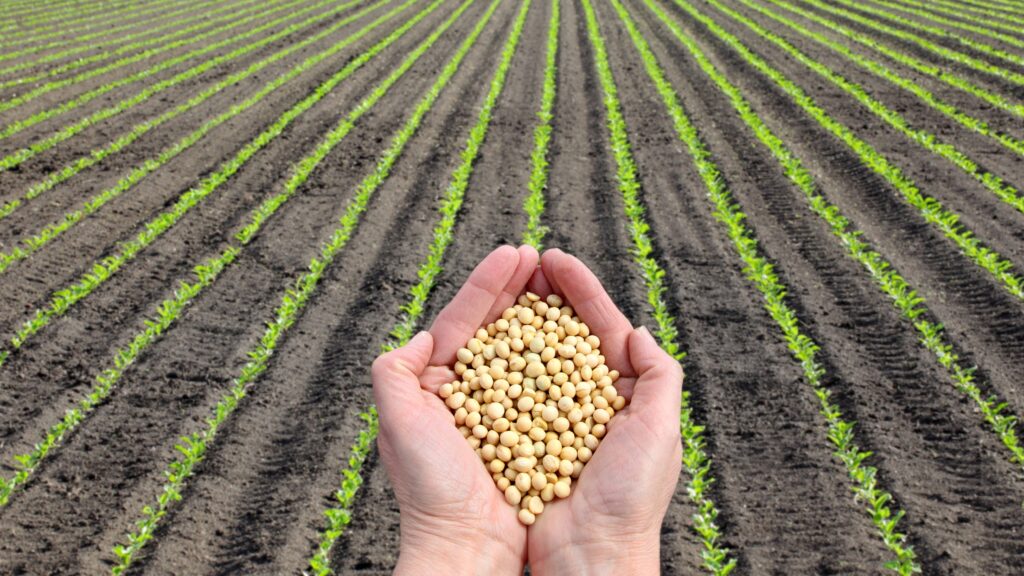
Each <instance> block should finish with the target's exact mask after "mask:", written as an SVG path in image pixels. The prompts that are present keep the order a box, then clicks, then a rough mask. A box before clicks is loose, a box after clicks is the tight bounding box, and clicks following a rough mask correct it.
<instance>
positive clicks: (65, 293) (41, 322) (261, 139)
mask: <svg viewBox="0 0 1024 576" xmlns="http://www.w3.org/2000/svg"><path fill="white" fill-rule="evenodd" d="M415 1H416V0H407V2H406V3H404V4H402V5H401V6H400V7H399V8H397V9H394V10H392V11H390V12H388V13H386V14H384V15H383V16H381V17H379V18H377V19H376V20H374V21H373V22H371V23H369V24H367V25H366V26H364V27H363V28H362V29H361V30H359V31H357V32H356V33H355V34H353V36H351V37H350V40H349V43H351V42H354V41H355V39H358V38H359V37H362V36H363V35H365V34H366V33H368V32H369V31H370V30H372V29H373V28H376V27H377V26H380V25H381V24H383V23H384V22H386V21H387V20H388V19H389V18H390V17H392V16H394V15H395V14H397V13H398V12H399V11H401V9H404V8H405V7H406V6H408V5H409V4H410V3H411V2H415ZM388 44H390V42H388V43H387V44H378V45H376V46H375V47H374V49H372V51H368V52H364V53H363V54H362V55H361V56H360V57H359V58H356V59H354V60H352V61H351V62H349V63H348V64H347V65H346V66H345V67H344V68H343V69H342V70H341V71H339V72H338V73H337V74H335V75H334V76H332V77H331V78H330V79H328V80H327V81H326V82H324V83H323V84H321V85H320V86H319V87H318V88H317V89H316V90H315V91H314V93H313V94H310V95H309V96H307V97H306V98H305V99H304V100H302V101H301V102H299V103H297V104H295V105H294V106H293V107H292V108H291V109H289V110H288V111H287V112H285V113H284V114H283V115H282V116H281V117H280V118H279V119H278V120H277V122H275V123H274V124H272V125H271V126H269V127H267V128H266V129H265V130H264V131H263V132H261V133H260V134H259V135H258V136H257V137H256V138H255V139H253V140H252V141H250V142H249V143H248V144H247V145H245V146H244V147H243V148H242V149H241V150H239V151H238V152H237V153H236V154H235V156H234V157H233V158H232V159H231V160H229V161H226V162H224V163H222V164H221V165H220V167H219V168H218V170H217V171H216V172H214V173H213V174H211V175H210V176H207V177H206V178H204V179H203V180H202V181H201V182H200V184H199V185H198V186H196V187H193V188H191V189H189V190H187V191H186V192H184V193H183V194H182V195H181V196H179V197H178V199H177V200H176V201H175V202H174V204H173V206H172V208H171V209H170V210H167V211H164V212H161V213H160V214H159V215H157V216H156V217H155V218H153V219H151V220H149V221H148V222H147V223H145V224H144V225H143V226H142V228H143V230H142V231H141V232H139V233H138V234H137V235H136V236H135V237H134V238H132V239H130V240H127V241H124V242H121V243H120V244H119V246H118V250H117V252H116V253H115V254H112V255H110V256H107V257H105V258H102V259H100V260H99V261H97V262H94V263H93V264H92V266H91V267H88V266H87V267H86V268H85V270H86V272H85V273H84V274H83V275H82V277H81V278H80V279H79V281H78V282H76V283H74V284H71V285H70V286H68V287H66V288H64V289H61V290H57V291H55V292H54V293H53V294H52V296H51V297H50V299H49V302H48V303H47V304H46V305H45V306H44V307H42V308H39V309H37V310H36V311H35V312H34V314H32V315H31V317H30V318H29V319H28V320H26V321H25V322H24V323H23V324H22V327H21V328H20V329H19V330H18V331H17V333H16V334H15V335H14V336H13V337H11V339H10V344H9V345H8V346H7V349H6V350H3V351H2V352H0V364H2V363H3V362H4V361H5V360H6V358H7V356H8V355H9V354H10V353H11V352H13V351H14V350H16V349H17V348H20V347H21V346H22V345H23V344H24V343H25V342H26V341H27V340H28V339H30V338H31V337H33V336H34V335H35V334H36V333H38V332H39V331H40V330H42V329H43V328H44V327H46V326H47V325H49V324H50V322H51V321H52V320H53V319H54V318H56V317H59V316H61V315H63V314H64V313H65V312H67V310H68V309H70V308H71V307H72V306H73V305H75V304H76V303H77V302H79V301H81V300H82V299H83V298H85V297H87V296H88V295H89V294H91V293H92V292H94V291H95V290H96V289H97V288H98V287H99V286H101V285H102V284H103V283H104V282H106V281H107V280H108V279H109V278H110V277H111V276H113V275H114V274H116V273H117V271H118V270H120V269H121V267H123V266H124V265H125V264H126V263H128V262H130V261H131V260H133V259H134V258H135V256H136V255H137V254H138V253H139V252H140V251H142V250H143V249H144V248H146V247H148V246H149V245H150V244H152V243H153V242H154V241H156V240H157V238H159V237H160V236H161V235H162V234H163V233H164V232H166V231H167V230H168V229H170V228H171V227H172V226H174V225H175V224H176V223H177V222H178V221H179V220H180V219H181V218H182V217H184V216H185V214H186V213H188V212H189V211H190V210H191V209H192V208H194V207H195V206H196V205H198V204H199V203H200V202H202V201H203V200H204V199H205V198H206V197H207V196H209V195H210V194H212V193H213V192H214V191H215V190H217V188H218V187H219V186H220V185H221V184H223V183H224V182H226V181H228V180H229V179H230V178H231V176H232V175H234V173H235V172H237V171H238V170H239V169H240V168H241V167H242V166H243V165H244V164H245V163H246V162H248V161H249V159H250V158H252V156H254V155H255V154H256V153H257V152H258V151H260V150H261V149H263V148H264V147H265V146H266V145H267V144H269V143H270V142H271V141H272V140H273V139H274V138H276V137H277V136H279V135H280V134H281V133H282V132H283V131H284V128H285V127H286V126H288V124H290V123H291V121H292V120H294V119H295V118H296V117H298V116H299V115H301V114H302V113H303V112H305V111H306V110H308V109H309V108H310V107H312V106H313V104H315V103H316V102H318V101H320V100H321V99H322V98H323V97H324V96H326V95H327V94H328V93H329V92H330V91H331V90H332V89H333V88H334V87H335V86H337V85H338V84H339V83H340V82H341V81H342V80H344V79H345V78H347V77H348V76H350V75H351V74H352V73H353V72H355V71H356V70H357V69H359V68H360V67H362V65H364V64H365V63H366V62H367V61H369V60H370V59H371V58H373V57H374V56H375V55H376V54H377V53H378V52H380V51H381V50H383V49H384V48H385V47H386V46H387V45H388Z"/></svg>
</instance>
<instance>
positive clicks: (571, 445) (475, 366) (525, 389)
mask: <svg viewBox="0 0 1024 576" xmlns="http://www.w3.org/2000/svg"><path fill="white" fill-rule="evenodd" d="M516 302H517V303H516V304H515V305H514V306H511V307H509V308H506V309H505V310H504V311H503V312H502V314H501V317H500V318H498V319H496V320H495V321H494V322H493V323H490V324H487V325H485V326H482V327H480V328H479V329H478V330H476V332H475V333H474V334H473V337H472V338H469V339H468V340H467V341H466V345H465V346H464V347H463V348H458V349H457V351H456V361H455V362H454V364H453V369H454V371H455V374H456V375H457V379H456V380H455V381H453V382H447V383H445V384H443V385H442V386H440V389H439V390H438V396H439V397H441V399H442V400H443V401H444V402H445V404H446V405H447V406H448V407H449V409H450V410H451V411H452V413H453V415H454V420H455V423H456V426H457V428H458V430H459V433H460V434H462V435H463V437H465V438H466V442H467V444H469V446H470V447H471V449H473V450H474V451H475V452H476V453H477V455H478V457H480V459H481V461H482V462H483V463H484V465H485V467H486V468H487V470H488V472H489V473H490V474H491V475H492V478H493V480H494V482H495V485H496V486H497V487H498V489H499V490H501V491H502V494H503V495H505V498H506V501H507V502H508V503H509V505H511V506H517V507H518V508H520V511H519V512H520V521H521V522H523V523H524V524H528V523H533V522H535V521H536V519H537V515H539V514H540V513H542V512H543V510H544V503H545V502H550V501H552V500H553V499H555V498H565V497H568V496H569V494H570V493H571V485H572V478H574V477H578V476H579V474H580V472H581V471H582V469H583V465H584V463H586V462H588V461H589V460H590V459H591V458H592V457H593V455H594V451H595V450H596V449H597V447H598V445H599V444H600V439H601V438H602V437H603V436H604V434H605V433H606V428H605V425H606V424H607V423H608V422H609V421H610V420H611V419H612V418H614V416H615V412H616V411H617V410H621V409H623V408H624V407H625V405H626V404H627V402H626V400H625V398H623V397H622V396H619V394H618V390H617V389H616V388H615V386H614V385H613V383H614V382H615V381H616V380H617V379H618V378H619V373H618V372H616V371H615V370H610V369H609V368H608V366H607V365H606V364H605V356H604V355H603V354H602V353H601V350H600V339H599V338H598V337H597V336H596V335H594V334H591V332H590V328H589V326H587V324H586V323H585V322H582V321H581V320H580V319H579V318H578V317H576V316H575V315H574V314H575V312H574V310H573V308H572V307H571V306H569V305H567V304H566V303H565V302H564V301H563V300H562V298H561V297H559V296H557V295H550V296H548V297H546V298H543V299H541V298H540V297H539V296H537V295H536V294H530V293H524V294H522V295H520V296H519V297H518V298H517V301H516Z"/></svg>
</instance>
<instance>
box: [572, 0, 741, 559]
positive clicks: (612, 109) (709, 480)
mask: <svg viewBox="0 0 1024 576" xmlns="http://www.w3.org/2000/svg"><path fill="white" fill-rule="evenodd" d="M583 10H584V12H585V16H586V21H587V36H588V38H589V39H590V44H591V46H592V48H593V53H594V67H595V68H596V70H597V77H598V80H599V81H600V85H601V89H602V92H603V94H604V97H603V99H602V100H603V101H604V107H605V113H606V116H607V128H608V138H609V145H610V148H611V150H612V152H613V154H614V156H615V165H616V174H615V175H616V180H617V182H618V188H619V191H620V192H621V193H622V199H623V204H624V208H625V212H626V217H627V218H628V220H629V226H628V231H629V235H630V237H631V239H632V241H633V246H632V248H631V250H630V252H631V255H632V256H633V260H634V261H635V262H636V264H637V266H638V267H639V268H640V272H641V274H642V276H643V279H644V284H645V285H646V287H647V301H648V303H649V304H650V305H651V307H652V311H651V312H652V315H653V316H654V319H655V321H656V322H657V324H658V328H657V330H656V332H655V333H656V335H657V337H658V341H659V343H660V344H661V347H662V348H663V349H664V350H665V351H666V352H668V353H669V354H670V355H671V356H672V357H673V358H676V359H677V360H680V361H681V360H682V359H683V358H684V357H685V353H684V352H683V351H682V350H681V349H680V346H679V343H678V337H679V334H678V330H677V329H676V326H675V319H674V318H673V317H672V315H671V314H670V312H669V310H668V305H667V304H666V303H665V299H664V294H665V290H666V287H665V282H664V277H665V270H664V269H663V268H662V267H661V265H660V264H659V263H658V261H657V260H656V259H655V257H654V246H653V244H652V241H651V237H650V235H649V232H650V225H649V224H648V223H647V220H646V218H645V214H644V212H645V208H644V206H643V203H642V201H641V199H640V182H639V180H638V176H637V167H636V163H635V162H634V160H633V153H632V151H631V149H630V143H629V134H628V133H627V131H626V122H625V120H624V118H623V116H622V106H621V104H620V103H619V98H618V88H617V87H616V85H615V78H614V76H613V75H612V70H611V66H610V64H609V63H608V55H607V50H606V49H605V44H604V38H603V36H602V35H601V31H600V29H599V27H598V23H597V18H596V16H595V14H594V9H593V6H591V4H590V1H589V0H583ZM679 428H680V434H681V435H682V438H683V468H684V470H685V471H686V475H687V477H688V478H687V480H686V489H687V490H686V491H687V494H688V495H689V497H690V500H691V501H692V502H693V504H694V506H696V508H697V513H696V514H694V516H693V527H694V530H695V531H696V532H697V534H698V535H699V536H700V539H701V542H702V543H703V545H704V549H703V550H702V551H701V552H702V556H703V558H704V566H705V568H707V569H708V570H709V571H710V572H711V573H713V574H716V575H719V576H724V575H725V574H728V573H729V572H731V571H732V570H734V569H735V567H736V559H735V558H731V557H730V555H729V549H728V548H725V547H723V546H722V544H721V542H720V541H719V540H720V537H721V531H720V529H719V527H718V526H717V524H715V520H716V519H717V517H718V513H719V512H718V508H717V507H716V506H715V503H714V501H713V500H712V499H711V496H710V494H709V489H710V487H711V485H712V484H713V483H714V477H713V476H712V473H711V458H710V456H708V454H707V451H706V449H705V448H706V441H705V440H704V427H703V426H700V425H698V424H697V423H696V422H694V420H693V414H692V409H691V408H690V406H689V393H688V392H686V391H684V393H683V397H682V406H680V416H679Z"/></svg>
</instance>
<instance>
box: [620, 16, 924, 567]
mask: <svg viewBox="0 0 1024 576" xmlns="http://www.w3.org/2000/svg"><path fill="white" fill-rule="evenodd" d="M612 2H613V4H614V5H615V7H616V9H617V12H618V14H619V17H620V19H622V20H623V22H624V23H625V25H626V27H627V29H628V31H629V33H630V36H631V38H632V40H633V42H634V45H635V46H636V48H637V50H638V52H639V53H640V54H641V57H642V60H643V62H644V66H645V68H646V70H647V73H648V76H649V77H650V79H651V81H652V82H653V83H654V84H655V85H656V86H657V88H658V92H659V93H660V95H661V97H662V100H663V101H664V104H665V107H666V111H667V113H668V115H669V116H670V117H671V118H672V121H673V125H674V127H675V130H676V132H677V135H678V137H679V139H680V140H681V141H682V142H684V143H685V144H686V146H687V149H688V151H689V153H690V155H691V157H692V159H693V161H694V163H695V166H696V167H697V169H698V171H699V172H700V174H701V178H702V180H703V181H704V184H705V187H706V188H707V191H708V197H709V199H710V200H711V203H712V206H713V211H714V216H715V218H716V219H717V220H719V221H720V222H721V223H722V225H723V226H724V227H725V231H726V232H727V234H728V236H729V238H730V239H731V240H732V242H733V245H734V249H735V251H736V253H737V255H738V256H739V258H740V259H741V260H742V262H743V265H744V271H745V273H746V274H747V277H748V279H749V280H750V281H751V282H752V283H753V284H754V286H755V287H756V288H757V289H758V291H760V292H761V295H762V297H763V298H764V306H765V309H766V310H767V311H768V312H769V314H770V315H771V317H772V319H774V320H775V322H776V323H777V325H778V327H779V329H780V330H781V332H782V334H781V337H782V338H783V339H784V340H785V342H786V343H787V345H788V347H789V349H790V352H791V353H792V355H793V357H794V360H796V361H797V362H798V364H799V365H800V366H801V368H802V369H803V376H804V378H803V379H804V381H805V383H806V384H807V385H809V386H810V387H811V388H812V389H813V391H814V394H815V395H816V396H817V398H818V400H819V402H820V408H819V411H820V414H821V415H822V416H823V417H824V420H825V423H826V424H827V432H826V434H825V436H826V438H827V439H828V441H829V442H831V444H832V445H833V447H834V449H835V450H836V453H835V455H836V457H837V458H838V459H839V460H840V461H841V462H842V463H843V464H844V465H845V467H846V471H847V473H848V475H849V478H850V482H851V489H852V490H853V492H854V494H855V495H856V496H857V499H858V500H859V501H861V502H863V503H865V505H866V507H867V512H868V516H869V518H870V519H871V520H872V521H873V522H874V524H875V527H876V529H877V530H878V534H879V536H880V537H881V540H882V542H884V544H885V546H886V547H887V548H889V550H890V552H891V555H892V556H891V559H890V560H889V561H887V562H886V564H885V566H886V567H888V568H890V569H892V570H895V571H896V572H898V573H900V574H912V573H913V572H916V571H918V570H919V565H918V563H917V557H916V555H915V553H914V550H913V548H912V547H911V546H909V545H908V544H907V543H906V535H905V534H903V533H902V532H901V531H900V530H901V528H900V527H899V525H898V522H899V521H900V519H901V518H902V517H903V515H904V511H903V510H902V509H899V508H897V507H895V506H891V505H890V504H891V502H892V494H891V493H889V492H888V491H887V490H886V489H885V488H884V487H882V486H881V485H880V483H879V481H878V477H877V476H878V475H877V469H876V468H875V467H874V466H872V465H871V464H869V463H868V462H867V459H868V458H869V457H870V455H871V453H870V452H867V451H864V450H861V448H860V447H859V446H858V445H857V444H856V439H855V437H854V433H853V424H852V423H851V422H850V421H849V420H847V419H846V417H845V416H844V415H843V411H842V409H841V408H840V407H839V406H838V405H837V404H836V403H835V402H834V401H833V400H832V394H833V392H832V387H831V386H829V385H828V383H827V381H826V372H825V368H824V366H823V365H822V364H821V363H820V361H819V360H818V356H817V352H818V350H819V346H818V345H817V343H816V342H815V341H814V340H813V339H812V337H810V336H808V335H807V333H806V332H805V331H804V330H802V329H801V326H800V324H801V321H800V319H799V317H798V316H797V314H796V312H795V311H794V310H793V309H792V308H791V307H790V305H789V303H788V302H787V296H786V294H787V293H788V292H789V290H788V288H787V286H786V285H784V284H783V283H782V281H780V279H779V277H778V276H777V274H776V272H775V265H774V264H773V263H772V262H771V261H770V260H769V259H768V258H767V257H766V256H765V254H764V252H763V250H762V249H761V248H760V247H759V245H758V241H757V240H756V239H755V237H754V233H753V231H752V230H751V229H750V228H749V227H748V226H747V225H745V224H744V220H746V219H747V216H746V214H745V213H744V212H743V209H742V208H741V207H740V205H739V204H737V202H736V200H735V199H734V198H733V194H732V192H731V191H730V188H729V186H728V184H726V182H725V180H724V178H723V175H722V172H721V169H720V168H719V166H718V165H717V163H716V162H715V160H714V158H713V157H712V154H711V151H710V149H709V148H708V146H707V144H706V143H705V142H704V140H703V138H702V137H701V136H700V135H699V133H698V131H697V129H696V127H695V126H694V125H693V123H692V121H691V120H690V118H689V116H688V115H687V114H686V112H685V111H684V110H683V108H682V106H681V105H680V103H679V97H678V95H677V94H676V92H675V88H674V87H673V86H672V84H671V83H669V81H668V80H667V79H666V78H665V75H664V72H663V71H662V68H661V65H660V64H659V63H658V61H657V59H656V57H655V56H654V54H653V52H652V51H651V49H650V47H649V46H648V44H647V42H646V41H645V40H644V38H643V36H642V35H641V33H640V32H639V31H638V30H637V28H636V26H635V24H634V23H633V20H632V17H631V16H630V15H629V14H628V12H627V11H626V9H625V8H624V7H623V6H622V4H621V3H620V2H619V1H618V0H612ZM646 4H647V7H648V8H650V9H651V10H653V11H655V13H656V14H658V16H659V17H660V18H661V20H662V22H663V23H664V24H665V25H666V26H669V27H670V28H671V29H672V30H673V32H674V33H675V34H676V37H677V39H678V40H679V41H680V42H681V43H683V44H685V45H686V46H687V48H688V49H689V50H690V51H691V53H692V54H693V55H694V56H695V57H697V58H698V59H700V57H701V56H703V54H702V53H699V52H698V51H697V50H696V49H695V48H696V44H695V43H694V42H693V41H692V40H691V39H690V38H689V37H687V36H685V35H683V34H682V31H681V30H680V29H679V28H678V27H677V26H676V25H675V24H674V23H673V22H671V21H670V20H669V19H668V18H667V16H666V15H665V13H664V12H663V11H662V10H661V9H660V8H658V7H657V6H656V5H655V4H653V3H652V2H651V1H650V0H647V1H646ZM703 63H704V64H705V66H704V68H705V71H708V70H709V69H711V70H713V68H710V64H709V63H707V62H706V60H705V61H704V62H703Z"/></svg>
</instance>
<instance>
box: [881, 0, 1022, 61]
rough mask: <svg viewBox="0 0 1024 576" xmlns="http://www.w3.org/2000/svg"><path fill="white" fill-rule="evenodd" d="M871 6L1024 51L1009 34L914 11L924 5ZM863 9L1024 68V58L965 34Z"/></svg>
mask: <svg viewBox="0 0 1024 576" xmlns="http://www.w3.org/2000/svg"><path fill="white" fill-rule="evenodd" d="M871 3H872V4H877V5H879V6H883V7H885V8H890V9H894V10H899V11H901V12H907V13H910V14H913V15H915V16H919V17H921V18H923V19H925V20H931V21H932V22H938V23H939V24H943V25H945V26H948V27H950V28H959V29H960V30H967V31H969V32H974V33H975V34H980V35H982V36H987V37H989V38H993V39H995V40H999V41H1000V42H1004V43H1006V44H1009V45H1011V46H1014V47H1016V48H1024V40H1021V39H1020V38H1016V37H1014V36H1010V35H1007V34H1001V33H999V32H995V31H992V30H990V29H988V28H984V27H982V26H975V25H973V24H968V23H966V22H959V21H956V20H950V19H948V18H943V17H941V16H938V15H935V14H931V13H929V12H927V11H925V10H918V9H917V8H914V6H924V4H922V3H920V2H910V1H909V0H903V4H909V6H904V5H900V4H896V3H893V2H886V1H885V0H871ZM864 9H867V10H868V11H869V12H870V13H871V14H876V15H878V16H881V17H883V18H885V19H886V20H891V21H893V22H896V23H898V24H902V25H904V26H908V27H910V28H914V29H916V30H921V31H923V32H927V33H929V34H932V35H935V36H939V37H940V38H947V39H951V40H955V41H957V42H959V43H961V44H963V45H964V46H967V47H968V48H973V49H975V50H978V51H979V52H984V53H985V54H989V55H990V56H995V57H997V58H1001V59H1003V60H1006V61H1008V62H1012V63H1014V64H1018V65H1019V64H1024V57H1021V56H1018V55H1016V54H1012V53H1009V52H1005V51H1003V50H999V49H997V48H995V47H993V46H989V45H988V44H983V43H981V42H977V41H975V40H971V39H970V38H969V37H967V36H964V35H962V34H959V33H956V32H951V31H949V30H946V29H944V28H938V27H935V26H930V25H925V24H924V23H923V22H920V21H918V20H914V19H909V18H904V17H902V16H899V15H898V14H893V13H891V12H886V11H885V10H879V9H878V8H875V7H874V6H868V7H866V8H864ZM998 26H1006V28H1008V29H1010V30H1011V31H1013V32H1017V33H1021V32H1022V29H1021V28H1019V27H1016V26H1009V25H998Z"/></svg>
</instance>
